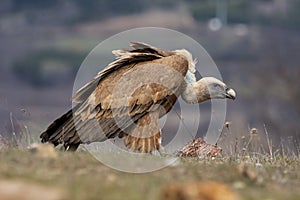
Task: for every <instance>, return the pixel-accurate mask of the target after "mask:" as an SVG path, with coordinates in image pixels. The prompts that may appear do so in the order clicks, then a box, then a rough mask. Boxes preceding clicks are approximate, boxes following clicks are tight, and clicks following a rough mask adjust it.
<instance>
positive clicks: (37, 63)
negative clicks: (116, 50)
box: [0, 0, 300, 143]
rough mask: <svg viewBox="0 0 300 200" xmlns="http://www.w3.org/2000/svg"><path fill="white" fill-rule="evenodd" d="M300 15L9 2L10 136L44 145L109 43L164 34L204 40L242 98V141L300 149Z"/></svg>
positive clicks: (0, 68) (255, 9)
mask: <svg viewBox="0 0 300 200" xmlns="http://www.w3.org/2000/svg"><path fill="white" fill-rule="evenodd" d="M299 7H300V1H299V0H285V1H283V0H251V1H249V0H186V1H182V0H152V1H141V0H113V1H112V0H43V1H39V0H26V1H23V0H1V1H0V44H1V45H0V133H2V135H5V134H6V135H7V134H8V135H9V134H12V132H18V130H16V129H22V130H25V131H26V132H30V133H31V134H32V135H33V136H34V137H33V140H37V138H38V135H39V133H40V131H42V130H43V129H44V128H45V127H46V126H47V125H48V124H49V123H50V122H51V121H52V120H54V119H55V118H56V117H58V116H59V115H60V114H62V113H63V112H64V111H66V110H67V109H68V108H70V107H71V102H70V97H71V95H72V89H73V82H74V78H75V75H76V72H77V69H78V68H79V67H80V64H81V62H82V61H83V59H84V58H85V56H87V54H88V53H89V52H90V51H91V50H92V49H93V48H94V47H95V46H96V45H97V44H98V43H99V42H101V41H103V40H105V39H106V38H108V37H110V36H111V35H114V34H117V33H119V32H120V31H124V30H128V29H130V28H136V27H144V26H157V27H165V28H170V29H174V30H178V31H180V32H182V33H184V34H187V35H189V36H190V37H192V38H193V39H195V40H197V41H198V42H199V43H200V44H201V45H203V46H204V48H205V49H206V50H207V51H208V53H209V54H210V55H211V56H212V58H213V59H214V61H215V62H216V64H217V66H218V67H219V70H220V72H221V74H222V75H223V79H224V80H225V82H226V83H227V84H228V85H229V86H231V87H233V88H235V89H236V91H237V94H238V98H237V100H236V101H234V102H228V112H227V114H228V115H227V119H228V121H229V122H231V128H232V132H233V133H235V134H240V133H244V132H247V131H248V130H249V129H250V128H253V127H255V128H257V129H258V133H263V132H264V126H265V127H266V129H267V130H268V132H269V133H270V134H271V135H272V139H273V140H274V141H276V142H277V143H279V142H280V141H281V140H288V138H291V137H292V138H293V140H294V139H295V140H296V139H297V138H298V141H299V138H300V121H299V120H300V103H299V99H300V89H299V86H300V84H299V83H300V81H299V77H300V12H299ZM199 62H201V61H199ZM203 106H207V105H203ZM200 107H201V106H200ZM201 109H202V107H201ZM12 123H14V126H13V128H12ZM201 123H202V124H203V127H204V128H203V130H205V126H207V125H205V124H206V123H208V122H207V121H203V122H201ZM13 129H14V130H13ZM202 134H203V133H202ZM200 135H201V134H200Z"/></svg>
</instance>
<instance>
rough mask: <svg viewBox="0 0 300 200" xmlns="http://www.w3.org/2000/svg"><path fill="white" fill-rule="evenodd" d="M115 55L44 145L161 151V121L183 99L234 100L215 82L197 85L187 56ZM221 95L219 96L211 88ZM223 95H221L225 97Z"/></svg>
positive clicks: (150, 51) (140, 46) (146, 49)
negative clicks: (113, 144) (116, 143)
mask: <svg viewBox="0 0 300 200" xmlns="http://www.w3.org/2000/svg"><path fill="white" fill-rule="evenodd" d="M130 45H131V46H132V47H133V49H132V50H116V51H113V53H114V54H115V55H116V56H117V58H116V60H115V61H114V62H112V63H111V64H109V65H108V66H107V67H106V68H105V69H104V70H103V71H101V72H99V73H98V75H97V76H96V77H95V78H94V79H93V80H92V81H91V82H89V83H87V84H86V85H85V86H84V87H82V88H81V89H80V90H79V91H78V92H77V93H76V94H75V96H74V97H73V98H72V100H73V101H74V102H75V103H77V105H76V106H75V107H74V108H73V109H71V110H69V111H68V112H67V113H65V114H64V115H62V116H61V117H60V118H58V119H57V120H55V121H54V122H53V123H52V124H51V125H50V126H49V127H48V128H47V129H46V130H45V131H44V132H43V133H42V134H41V139H42V142H51V143H53V144H54V145H58V144H63V145H64V147H65V148H66V150H76V149H77V147H78V146H79V144H81V143H91V142H96V141H98V142H101V141H104V140H106V139H108V138H114V137H116V136H118V137H120V138H122V137H125V138H124V142H125V145H126V147H127V148H128V149H130V150H132V151H138V152H146V153H148V152H152V151H155V150H160V147H161V146H160V141H161V133H160V129H159V126H158V119H159V118H160V117H161V116H163V115H164V114H166V113H167V112H168V111H169V110H170V109H171V108H172V106H173V105H174V104H175V102H176V100H177V97H178V96H179V95H182V97H183V99H184V100H185V101H186V102H188V103H200V102H202V101H205V100H208V99H210V98H234V97H235V93H234V91H233V90H231V89H228V88H227V87H226V85H225V84H224V83H222V82H221V81H219V80H217V79H214V78H212V77H208V78H203V79H201V80H200V81H198V82H196V79H195V75H194V72H195V63H194V62H193V59H192V56H191V54H190V53H189V52H187V51H186V50H176V51H165V50H160V49H158V48H155V47H152V46H150V45H147V44H144V43H130ZM213 84H214V85H216V84H217V86H218V89H220V88H221V90H222V91H218V92H215V91H214V90H215V89H214V88H211V87H212V86H210V85H213ZM221 93H222V94H221Z"/></svg>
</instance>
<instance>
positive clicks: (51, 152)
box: [29, 143, 57, 158]
mask: <svg viewBox="0 0 300 200" xmlns="http://www.w3.org/2000/svg"><path fill="white" fill-rule="evenodd" d="M29 150H30V151H31V152H32V153H34V154H36V155H38V156H39V157H42V158H56V157H57V152H56V151H55V148H54V146H53V145H52V144H38V143H33V144H32V145H30V146H29Z"/></svg>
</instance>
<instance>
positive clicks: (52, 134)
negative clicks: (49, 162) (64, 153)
mask: <svg viewBox="0 0 300 200" xmlns="http://www.w3.org/2000/svg"><path fill="white" fill-rule="evenodd" d="M40 138H41V142H42V143H46V142H50V143H53V144H54V145H55V146H57V145H58V144H62V143H64V147H65V149H66V150H76V149H77V147H78V145H79V144H80V142H81V141H80V138H79V136H78V134H77V132H76V129H75V125H74V120H73V110H72V109H70V110H69V111H68V112H66V113H65V114H63V115H62V116H61V117H59V118H58V119H56V120H55V121H54V122H52V124H50V126H49V127H48V128H47V129H46V130H45V131H44V132H43V133H42V134H41V136H40ZM71 141H72V142H71ZM74 141H76V142H75V143H74Z"/></svg>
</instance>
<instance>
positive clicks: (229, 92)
mask: <svg viewBox="0 0 300 200" xmlns="http://www.w3.org/2000/svg"><path fill="white" fill-rule="evenodd" d="M225 96H226V98H228V99H232V100H235V97H236V94H235V91H234V90H233V89H231V88H226V93H225Z"/></svg>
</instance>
